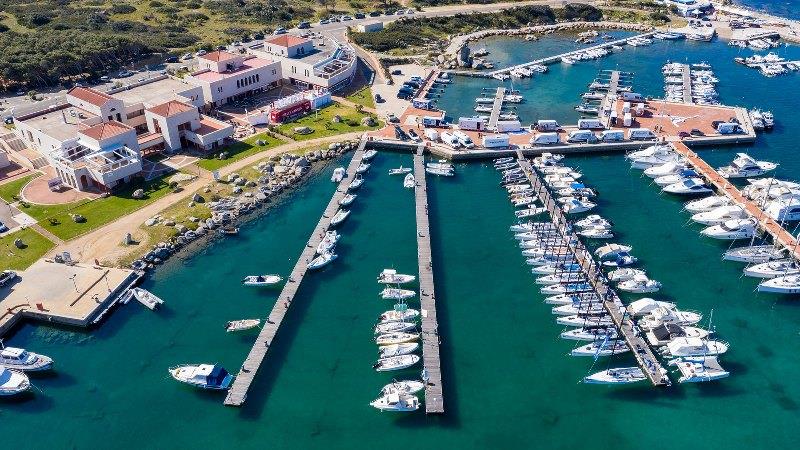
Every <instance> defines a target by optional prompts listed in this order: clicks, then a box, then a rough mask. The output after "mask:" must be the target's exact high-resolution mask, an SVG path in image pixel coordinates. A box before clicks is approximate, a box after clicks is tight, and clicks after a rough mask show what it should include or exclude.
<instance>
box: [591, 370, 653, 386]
mask: <svg viewBox="0 0 800 450" xmlns="http://www.w3.org/2000/svg"><path fill="white" fill-rule="evenodd" d="M646 379H647V377H646V376H645V375H644V372H642V369H641V368H639V367H619V368H614V369H606V370H603V371H601V372H597V373H593V374H591V375H589V376H587V377H584V378H583V382H584V383H587V384H629V383H636V382H638V381H644V380H646Z"/></svg>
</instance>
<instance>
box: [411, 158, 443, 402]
mask: <svg viewBox="0 0 800 450" xmlns="http://www.w3.org/2000/svg"><path fill="white" fill-rule="evenodd" d="M424 151H425V147H424V146H422V145H420V146H418V147H417V151H416V153H415V154H414V179H415V180H416V183H417V185H416V187H415V188H414V198H415V204H416V206H415V209H416V215H417V259H418V261H419V288H420V291H419V302H420V310H421V311H420V313H421V315H422V364H423V367H424V373H425V374H424V381H425V413H426V414H442V413H444V395H443V391H442V368H441V360H440V359H439V323H438V321H437V319H436V292H435V289H434V283H433V259H432V256H431V255H432V253H431V235H430V222H429V221H428V184H427V180H426V179H425V157H424V156H423V153H424Z"/></svg>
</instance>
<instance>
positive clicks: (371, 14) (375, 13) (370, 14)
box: [369, 11, 381, 17]
mask: <svg viewBox="0 0 800 450" xmlns="http://www.w3.org/2000/svg"><path fill="white" fill-rule="evenodd" d="M380 15H381V12H380V11H372V12H371V13H369V16H370V17H378V16H380Z"/></svg>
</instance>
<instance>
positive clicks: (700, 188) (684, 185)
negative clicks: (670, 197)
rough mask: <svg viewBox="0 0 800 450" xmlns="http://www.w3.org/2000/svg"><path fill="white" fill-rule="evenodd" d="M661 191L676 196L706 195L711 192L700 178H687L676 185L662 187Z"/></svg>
mask: <svg viewBox="0 0 800 450" xmlns="http://www.w3.org/2000/svg"><path fill="white" fill-rule="evenodd" d="M662 191H664V192H669V193H670V194H678V195H697V194H708V193H710V192H713V189H711V188H710V187H708V185H706V183H705V181H703V179H702V178H687V179H684V180H683V181H680V182H678V183H673V184H668V185H666V186H664V187H663V188H662Z"/></svg>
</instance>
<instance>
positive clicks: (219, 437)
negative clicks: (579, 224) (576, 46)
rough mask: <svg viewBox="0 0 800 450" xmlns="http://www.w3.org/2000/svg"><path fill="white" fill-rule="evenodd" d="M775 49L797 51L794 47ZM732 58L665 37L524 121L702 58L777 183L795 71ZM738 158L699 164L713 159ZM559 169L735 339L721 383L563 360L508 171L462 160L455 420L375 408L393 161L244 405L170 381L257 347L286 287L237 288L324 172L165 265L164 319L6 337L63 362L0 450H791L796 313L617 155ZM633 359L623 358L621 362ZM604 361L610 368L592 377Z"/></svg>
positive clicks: (401, 210) (7, 418) (391, 262)
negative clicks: (241, 324) (505, 186)
mask: <svg viewBox="0 0 800 450" xmlns="http://www.w3.org/2000/svg"><path fill="white" fill-rule="evenodd" d="M558 39H566V38H559V37H553V38H548V39H545V40H543V41H542V42H539V43H536V44H528V43H524V44H522V43H519V42H516V43H512V42H510V41H509V42H507V43H503V42H504V40H493V41H491V42H487V43H485V44H483V45H484V46H487V47H489V46H490V45H508V46H511V45H517V46H519V49H520V50H518V51H516V52H508V54H510V55H514V58H517V59H524V58H525V54H524V51H523V50H525V49H526V48H527V47H524V46H523V45H537V46H539V47H547V46H548V45H550V43H552V42H557V41H558ZM553 45H555V44H553ZM559 45H561V44H559ZM547 50H548V49H547V48H544V49H542V48H539V51H541V52H542V53H548V51H547ZM782 51H786V52H789V53H792V54H796V52H797V48H795V47H789V48H787V49H785V50H782ZM736 54H737V52H736V51H735V50H734V49H732V48H730V47H728V46H726V45H724V43H714V44H710V45H699V44H697V45H695V44H692V43H677V44H671V45H670V44H657V45H654V46H652V47H644V48H639V49H627V50H625V51H624V52H622V53H621V54H620V55H617V56H614V57H611V58H607V59H603V60H599V61H597V62H592V63H581V64H578V65H575V66H571V67H560V66H553V67H552V68H551V72H550V73H549V74H547V75H545V76H539V77H536V78H534V80H533V81H532V82H531V85H530V86H529V87H526V88H525V94H526V98H527V99H528V103H526V104H525V107H527V108H532V109H531V112H530V113H527V114H526V115H524V116H523V118H524V119H525V121H526V122H528V121H531V120H533V119H535V118H536V117H535V114H542V115H544V114H546V117H555V118H557V119H559V120H563V121H568V120H574V119H575V117H576V115H575V114H574V112H573V111H572V110H571V108H572V106H573V105H574V103H575V99H577V95H578V94H579V93H580V92H582V88H583V87H584V86H585V85H586V84H587V83H589V82H590V81H591V79H592V78H593V76H594V74H595V73H596V72H597V70H598V69H600V68H615V67H620V68H621V69H623V70H630V71H634V72H636V86H637V87H638V88H639V90H640V91H643V93H646V94H659V93H660V90H661V75H660V71H659V69H660V67H661V65H662V64H663V63H664V61H665V59H667V58H670V57H672V58H673V59H678V58H676V56H675V55H681V59H684V58H688V60H689V61H693V60H696V59H706V60H708V61H710V62H711V63H712V64H713V65H714V67H715V69H717V72H718V75H719V77H720V78H721V83H720V91H721V95H722V100H723V101H724V102H728V103H735V104H742V105H746V106H760V107H767V108H771V109H772V110H773V111H774V112H775V114H776V118H777V120H778V127H776V130H775V131H774V132H772V133H768V134H764V135H763V136H761V137H759V139H758V142H757V143H756V144H754V145H753V146H752V147H750V148H746V150H747V151H748V152H750V153H752V154H754V155H757V156H759V157H763V158H765V159H770V160H773V161H777V162H780V163H781V167H780V169H779V171H780V172H779V175H781V176H783V177H786V178H791V179H797V173H798V167H799V166H800V158H798V156H797V154H796V145H795V138H794V136H795V133H794V129H795V128H796V126H797V125H798V123H800V121H798V119H797V118H795V117H794V116H793V104H794V103H796V100H795V99H796V98H797V94H798V93H800V85H799V84H798V83H800V82H799V81H798V80H800V78H798V77H797V76H796V75H789V76H784V77H779V78H773V79H767V78H764V77H761V76H760V75H758V74H757V73H756V72H753V71H750V70H747V69H745V68H743V67H741V66H738V65H735V64H734V63H733V62H732V57H733V56H734V55H736ZM510 62H513V61H510ZM481 82H482V83H485V85H489V84H491V83H487V82H486V81H479V80H472V79H463V80H462V79H459V80H457V83H454V84H453V85H452V86H451V87H449V88H448V89H447V92H446V94H445V97H444V98H443V99H442V103H443V104H445V105H446V108H448V113H449V114H450V115H454V114H455V117H457V115H458V114H462V113H460V112H458V107H459V106H460V105H464V107H465V108H468V107H469V106H470V105H472V98H473V97H474V96H475V95H474V92H473V91H474V90H476V89H477V90H478V91H479V90H480V85H479V84H478V83H481ZM515 86H516V84H515ZM521 89H522V88H521ZM536 108H538V109H536ZM529 116H530V117H529ZM738 150H740V148H732V147H728V148H720V149H709V150H704V151H703V153H702V154H703V156H704V157H707V158H708V159H709V160H710V161H711V162H712V163H713V164H717V163H722V162H725V161H728V160H729V159H730V158H731V157H732V156H733V153H735V152H736V151H738ZM347 162H348V161H347V158H344V159H343V160H342V161H340V162H339V163H338V164H342V165H343V164H345V163H347ZM569 162H570V163H571V164H573V165H575V166H577V167H579V168H580V169H581V170H582V171H583V173H584V174H585V175H584V176H585V179H586V182H587V183H589V184H590V185H592V186H594V187H596V188H597V189H598V190H599V191H600V194H601V195H600V206H599V212H600V213H602V214H603V215H604V216H606V217H608V218H610V219H612V220H613V221H614V222H615V224H616V231H617V232H618V234H619V236H620V238H619V240H620V241H621V242H625V243H628V244H630V245H632V246H633V247H634V252H635V254H636V255H637V256H638V257H640V259H641V260H642V263H643V266H644V267H646V268H647V270H648V273H649V274H650V275H651V276H652V277H654V278H655V279H658V280H659V281H661V282H663V284H664V288H663V290H662V292H660V293H659V294H658V297H659V298H664V299H670V300H674V301H676V302H677V303H678V304H679V305H680V306H681V307H682V308H686V309H693V310H698V311H701V312H703V313H704V314H705V316H706V317H707V316H708V315H709V313H710V311H711V310H712V309H713V310H714V314H713V315H714V323H715V325H716V327H717V329H718V331H719V338H720V339H724V340H727V341H729V342H730V343H731V345H732V349H731V351H730V352H728V354H726V355H725V356H724V357H723V358H722V359H721V360H722V363H723V365H724V366H725V367H726V368H727V369H729V370H731V372H732V373H733V376H732V377H731V378H729V379H726V380H723V381H721V382H718V383H709V384H704V385H687V386H674V387H672V388H669V389H664V390H657V389H653V388H651V387H649V386H647V385H645V384H641V385H639V386H628V387H606V386H587V385H582V384H578V383H577V381H578V380H579V379H580V378H581V377H583V376H584V375H586V373H587V372H589V370H590V366H591V361H590V360H591V358H585V359H578V358H571V357H568V356H565V355H566V353H567V352H569V351H570V350H571V349H572V343H570V342H566V341H562V340H559V339H558V338H557V334H558V333H559V332H560V331H561V329H560V327H558V326H556V325H555V323H554V319H553V316H552V315H551V314H550V312H549V309H550V307H549V306H548V305H544V304H542V303H541V300H542V296H541V295H539V294H538V289H537V288H536V286H535V285H534V284H533V277H532V276H531V274H530V273H529V267H528V266H526V265H525V264H524V259H523V258H522V257H521V256H520V254H519V252H518V250H517V248H516V242H515V241H514V240H513V239H512V238H511V235H510V233H509V232H508V226H509V224H510V223H512V221H513V220H512V219H513V213H512V211H513V208H512V207H511V206H510V205H509V204H508V202H507V201H506V199H505V195H504V192H503V191H502V190H501V189H500V187H499V186H498V184H497V183H498V181H499V177H498V175H497V173H496V172H495V171H494V170H493V169H492V168H491V167H490V165H489V164H486V163H483V164H481V163H472V164H458V165H457V168H456V169H457V172H458V175H457V176H456V177H453V178H452V179H436V178H434V179H429V193H430V212H431V214H430V217H431V226H432V230H431V235H432V237H433V249H434V252H435V258H434V268H435V273H436V283H437V286H436V287H437V305H438V307H439V309H438V315H439V318H440V336H441V339H442V349H441V350H442V351H441V353H442V358H443V359H442V364H443V373H444V388H445V409H446V414H445V415H444V416H442V417H426V416H425V415H424V413H418V414H408V415H392V414H389V413H383V414H382V413H379V412H377V411H375V410H373V409H372V408H371V407H370V406H369V405H368V403H369V402H370V401H371V400H373V399H374V398H375V396H376V395H377V392H378V390H379V389H380V387H381V386H383V385H384V384H385V383H387V382H389V380H390V379H391V377H392V375H390V374H377V373H375V372H374V371H373V370H372V369H371V364H372V363H373V361H374V359H375V356H376V351H375V346H374V344H373V343H372V330H371V328H372V326H373V324H374V322H375V318H376V316H377V315H378V314H379V313H380V312H382V311H384V310H385V309H388V308H389V306H390V304H389V303H388V301H385V300H381V299H379V297H378V296H377V293H378V291H379V290H380V287H379V286H378V285H377V283H375V276H376V275H377V273H378V272H379V271H380V270H381V269H382V268H384V267H390V266H393V267H395V268H397V269H398V270H400V271H403V272H410V273H415V272H416V243H415V230H414V223H415V221H414V213H413V197H412V194H411V192H409V191H407V190H405V189H403V188H402V179H401V178H400V177H390V176H389V175H387V170H388V169H389V168H392V167H397V166H399V165H401V164H402V165H403V166H406V167H408V166H410V164H411V157H410V156H409V155H401V154H394V153H381V154H380V155H379V156H378V157H377V158H376V159H375V161H374V165H373V168H372V170H371V171H370V173H369V174H368V176H367V177H366V178H367V182H366V183H365V185H364V186H363V187H362V189H361V190H360V192H359V193H358V199H357V200H356V203H355V204H354V206H353V208H352V210H353V213H352V214H351V216H350V217H349V218H348V219H347V222H346V223H345V224H343V225H342V227H341V232H342V234H343V238H342V240H341V241H340V244H339V246H338V253H339V259H338V260H336V262H335V263H334V264H332V265H331V266H330V267H328V268H326V269H324V270H323V271H321V272H318V273H313V274H311V275H310V276H309V277H308V278H307V279H306V281H304V283H303V286H302V288H301V290H300V293H299V296H298V297H297V299H296V300H295V303H294V305H293V306H292V309H291V311H290V312H289V314H288V316H287V319H286V323H285V324H284V328H282V329H281V332H280V334H279V336H278V339H277V340H276V342H275V344H274V345H273V348H272V349H271V350H270V353H269V356H268V357H267V359H266V362H265V365H264V366H263V367H262V370H261V371H260V372H259V374H258V377H257V381H256V383H255V384H254V386H253V389H252V390H251V392H250V395H249V399H248V401H247V403H246V405H245V407H243V408H242V409H234V408H226V407H223V406H222V399H223V396H222V395H220V393H214V392H198V391H195V390H192V389H189V388H187V387H185V386H182V385H179V384H178V383H176V382H174V381H172V380H170V379H168V378H167V373H166V369H167V367H169V366H170V365H173V364H179V363H184V362H219V363H221V364H223V365H224V366H225V367H227V368H228V369H230V370H232V371H234V372H235V371H236V369H238V366H239V364H241V361H242V360H243V358H244V357H245V355H246V354H247V352H248V350H249V346H250V344H251V342H252V340H253V338H254V335H253V334H247V333H244V334H226V333H225V332H224V329H223V327H224V323H225V322H226V321H228V320H233V319H240V318H246V317H258V316H261V317H264V315H265V314H266V312H267V311H268V310H269V309H270V308H271V307H272V305H273V304H274V302H275V300H276V296H277V291H270V290H255V289H245V288H243V287H242V286H241V285H240V284H239V280H240V279H241V277H242V276H243V275H245V274H250V273H260V272H279V273H283V274H286V273H288V271H289V270H290V269H291V267H292V265H293V263H294V258H296V257H297V255H299V253H300V252H301V250H302V248H303V245H305V242H306V239H307V237H308V234H309V233H310V232H311V231H312V229H313V227H314V225H315V224H316V221H317V220H318V218H319V214H320V213H321V212H322V210H323V209H324V207H325V205H326V204H327V202H328V200H329V198H330V195H331V194H332V192H333V189H334V187H333V185H332V184H331V183H330V181H329V180H328V179H329V177H330V172H331V171H332V170H333V165H331V166H329V167H327V168H326V169H325V170H323V171H322V172H321V173H319V174H317V175H313V176H312V177H311V178H310V179H309V180H308V181H307V182H306V183H305V184H303V185H302V186H301V187H300V188H299V189H298V190H297V191H296V192H294V193H293V194H292V195H291V196H289V197H287V198H286V199H284V200H283V201H282V202H281V204H279V205H276V206H275V207H274V208H273V209H271V210H270V212H268V213H267V214H265V215H264V216H263V217H261V218H259V219H257V220H254V221H252V222H251V223H249V224H246V225H244V226H243V227H242V233H241V234H240V236H238V237H237V238H232V239H226V240H222V241H218V242H216V243H213V244H211V245H209V246H208V247H206V248H204V249H203V250H201V251H199V252H196V253H193V254H186V255H182V257H181V258H180V259H174V260H173V261H172V262H171V263H170V264H169V265H168V266H166V267H164V268H162V269H160V270H159V271H158V272H156V273H155V275H154V277H153V278H152V279H151V280H149V281H147V282H146V283H145V287H146V288H148V289H152V290H153V292H155V293H156V294H157V295H159V296H161V297H162V298H164V299H165V300H166V302H167V304H166V308H165V309H163V310H161V311H158V312H155V313H154V312H151V311H148V310H146V309H144V308H142V307H141V306H140V305H138V304H130V305H128V306H125V307H122V308H119V309H118V310H116V311H115V312H114V313H113V315H111V316H110V318H109V319H108V321H107V322H106V323H104V324H103V326H102V327H101V328H99V329H97V330H93V331H91V332H84V331H73V330H64V329H57V328H50V327H45V326H32V325H27V326H24V327H22V328H21V329H19V331H18V332H17V333H15V334H14V335H13V336H11V337H10V338H9V339H7V342H6V343H7V344H9V345H16V346H22V347H28V348H30V349H32V350H34V351H41V352H42V353H45V354H48V355H51V356H53V357H54V358H55V360H56V370H55V371H54V372H53V373H52V374H42V375H35V376H34V377H33V382H34V383H35V384H36V385H37V387H38V388H39V389H41V392H37V393H36V395H34V396H31V397H29V398H26V399H23V400H8V399H2V400H0V432H2V433H3V436H4V440H3V442H4V443H6V444H7V445H8V448H15V449H27V448H59V449H60V448H80V449H88V448H108V447H112V448H122V449H138V448H169V447H178V446H189V445H191V446H208V447H211V448H280V449H283V448H292V449H306V448H323V447H324V448H330V449H340V448H341V449H352V448H364V447H375V446H382V447H387V448H400V447H408V446H413V447H419V448H436V447H439V448H519V447H524V448H543V449H562V448H563V449H573V448H578V447H584V446H601V447H602V448H616V449H626V450H627V449H642V448H654V449H661V448H679V447H681V446H692V447H695V446H697V445H702V446H704V447H706V448H712V449H716V448H725V449H730V448H735V449H739V448H770V447H777V446H789V445H792V444H794V443H795V442H796V440H797V439H796V437H795V434H796V433H795V430H794V429H793V426H794V425H795V424H796V422H797V419H798V414H799V411H798V408H800V407H799V406H798V402H800V386H798V384H797V383H796V382H795V381H794V375H795V374H796V373H798V371H799V370H800V361H798V358H797V357H796V352H795V349H796V348H797V346H798V340H800V339H799V338H800V335H799V334H798V331H800V309H799V308H798V304H797V303H796V302H797V300H796V299H795V300H793V299H785V298H778V297H769V296H764V295H758V294H756V293H754V292H753V289H754V288H755V285H756V283H755V282H754V281H753V280H752V279H745V278H741V277H740V275H741V266H739V265H736V264H733V263H728V262H722V261H720V256H721V253H722V252H723V251H724V250H725V248H726V247H725V245H724V244H721V243H719V242H715V241H710V240H706V239H703V238H701V237H700V236H699V235H698V233H697V231H698V229H699V228H698V227H696V226H694V225H687V224H686V222H687V220H688V217H687V216H686V215H685V214H683V213H681V212H680V209H681V206H682V205H681V203H680V202H678V201H677V200H676V199H674V198H671V197H668V196H665V195H660V194H659V191H658V190H657V189H656V188H654V187H651V186H649V184H648V181H649V180H645V179H642V178H641V177H640V172H638V171H637V172H632V171H630V170H629V169H628V166H627V165H626V164H625V163H624V162H623V161H622V159H621V157H620V156H619V155H606V156H592V157H581V158H577V157H576V158H571V159H570V161H569ZM411 304H412V305H416V302H412V303H411ZM629 363H630V360H629V359H627V358H626V357H624V356H617V357H615V360H614V365H623V364H629ZM604 367H605V362H600V363H598V365H597V366H595V368H594V369H592V370H594V371H597V370H601V369H602V368H604ZM417 373H418V371H417V370H410V371H406V372H403V373H402V374H398V375H402V376H409V377H410V376H414V375H416V374H417Z"/></svg>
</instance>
